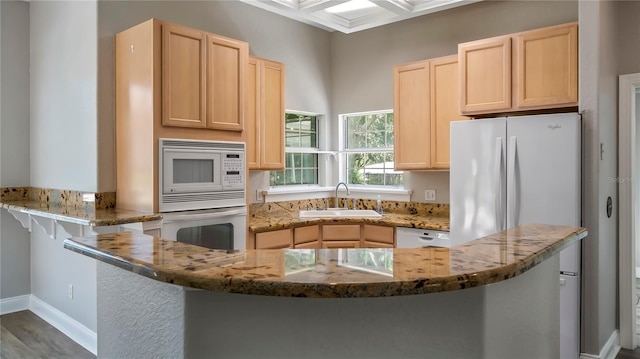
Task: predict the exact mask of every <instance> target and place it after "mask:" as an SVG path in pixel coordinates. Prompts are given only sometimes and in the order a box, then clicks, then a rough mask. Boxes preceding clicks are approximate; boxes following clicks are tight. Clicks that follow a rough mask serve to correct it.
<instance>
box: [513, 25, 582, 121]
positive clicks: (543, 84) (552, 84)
mask: <svg viewBox="0 0 640 359" xmlns="http://www.w3.org/2000/svg"><path fill="white" fill-rule="evenodd" d="M516 41H517V49H516V50H517V51H516V53H517V56H516V59H517V64H516V69H517V70H516V73H517V89H518V108H520V109H534V108H550V107H566V106H577V105H578V24H577V23H571V24H565V25H558V26H552V27H548V28H544V29H538V30H532V31H525V32H522V33H520V34H518V35H517V36H516Z"/></svg>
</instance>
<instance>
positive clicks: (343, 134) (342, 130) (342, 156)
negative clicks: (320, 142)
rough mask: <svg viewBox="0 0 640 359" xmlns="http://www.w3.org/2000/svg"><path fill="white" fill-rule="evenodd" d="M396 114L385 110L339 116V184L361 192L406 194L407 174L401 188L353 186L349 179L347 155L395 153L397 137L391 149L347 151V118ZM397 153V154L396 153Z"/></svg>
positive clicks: (390, 186) (390, 110)
mask: <svg viewBox="0 0 640 359" xmlns="http://www.w3.org/2000/svg"><path fill="white" fill-rule="evenodd" d="M382 113H384V114H394V111H393V109H385V110H376V111H362V112H352V113H343V114H340V115H338V119H339V120H338V140H339V143H338V147H339V159H338V182H345V183H347V184H348V185H349V186H350V187H353V188H357V189H358V190H361V191H366V192H368V191H367V189H369V190H382V191H383V192H387V191H389V192H394V191H399V192H402V193H405V192H406V190H405V185H404V180H405V178H406V177H405V175H406V174H405V173H404V171H402V172H403V184H402V185H401V186H396V185H367V184H356V183H354V184H351V183H348V182H347V181H348V178H347V162H348V161H347V155H349V154H351V153H367V152H370V153H378V152H389V150H390V151H391V152H394V151H395V136H394V139H393V140H394V146H393V147H391V148H389V147H381V148H375V149H373V148H360V149H347V148H346V146H347V136H348V133H347V128H346V127H347V118H348V117H355V116H366V115H373V114H382ZM394 153H395V152H394Z"/></svg>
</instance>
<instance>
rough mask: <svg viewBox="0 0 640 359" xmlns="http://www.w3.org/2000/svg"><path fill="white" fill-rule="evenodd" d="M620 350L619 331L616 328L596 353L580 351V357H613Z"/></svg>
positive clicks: (613, 358) (597, 358)
mask: <svg viewBox="0 0 640 359" xmlns="http://www.w3.org/2000/svg"><path fill="white" fill-rule="evenodd" d="M619 351H620V332H619V331H618V330H617V329H616V330H614V331H613V333H611V336H610V337H609V340H607V342H606V343H605V344H604V346H603V347H602V349H601V350H600V353H599V354H598V355H593V354H586V353H580V359H615V358H616V355H618V352H619Z"/></svg>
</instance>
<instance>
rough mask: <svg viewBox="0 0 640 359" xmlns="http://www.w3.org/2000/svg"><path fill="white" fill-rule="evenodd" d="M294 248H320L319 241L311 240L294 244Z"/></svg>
mask: <svg viewBox="0 0 640 359" xmlns="http://www.w3.org/2000/svg"><path fill="white" fill-rule="evenodd" d="M293 248H295V249H320V241H313V242H307V243H301V244H296V245H294V246H293Z"/></svg>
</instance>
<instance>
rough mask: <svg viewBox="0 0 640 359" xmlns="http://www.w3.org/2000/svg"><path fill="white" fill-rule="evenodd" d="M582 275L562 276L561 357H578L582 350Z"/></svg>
mask: <svg viewBox="0 0 640 359" xmlns="http://www.w3.org/2000/svg"><path fill="white" fill-rule="evenodd" d="M579 296H580V277H579V276H567V275H561V276H560V358H561V359H577V358H578V356H579V350H580V300H579V298H580V297H579Z"/></svg>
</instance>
